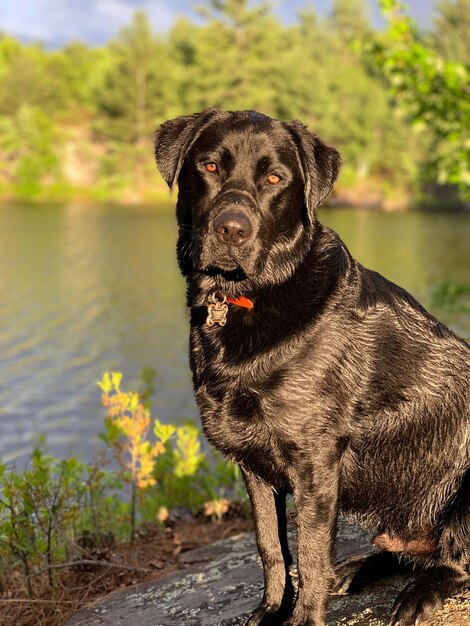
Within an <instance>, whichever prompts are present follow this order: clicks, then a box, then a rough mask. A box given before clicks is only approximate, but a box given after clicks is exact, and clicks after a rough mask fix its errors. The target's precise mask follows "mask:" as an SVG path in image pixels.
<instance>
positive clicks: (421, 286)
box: [0, 204, 470, 464]
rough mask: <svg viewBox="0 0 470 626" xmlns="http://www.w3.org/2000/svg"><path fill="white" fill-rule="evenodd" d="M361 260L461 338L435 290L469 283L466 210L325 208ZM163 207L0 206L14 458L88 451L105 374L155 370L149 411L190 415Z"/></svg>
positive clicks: (2, 334)
mask: <svg viewBox="0 0 470 626" xmlns="http://www.w3.org/2000/svg"><path fill="white" fill-rule="evenodd" d="M320 220H321V221H322V222H323V223H325V224H327V225H329V226H331V227H332V228H334V229H335V230H336V231H337V232H338V233H339V234H340V235H341V237H342V238H343V239H344V241H345V242H346V244H347V245H348V246H349V248H350V250H351V252H352V253H353V255H354V256H355V257H356V258H357V259H358V260H359V261H360V262H361V263H362V264H363V265H366V266H367V267H370V268H372V269H375V270H377V271H379V272H380V273H382V274H384V275H385V276H386V277H387V278H389V279H391V280H392V281H394V282H396V283H398V284H400V285H402V286H403V287H405V288H406V289H408V290H409V291H410V292H411V293H413V295H415V296H416V297H417V298H418V299H419V300H420V301H421V302H422V304H424V305H425V306H426V307H427V308H428V309H430V310H431V311H432V312H433V313H434V314H435V315H437V316H438V317H439V318H440V319H441V320H442V321H444V322H445V323H447V324H448V325H450V326H451V327H452V328H453V329H454V330H455V331H456V332H458V333H459V334H460V335H461V336H463V337H465V338H466V339H467V340H468V339H469V338H470V314H469V313H468V312H465V311H464V310H463V309H462V307H458V306H457V307H455V306H454V307H449V306H443V305H442V304H441V303H440V302H439V301H436V297H435V294H436V293H437V292H438V291H439V290H442V288H443V287H445V286H446V285H447V284H449V283H453V284H456V285H469V284H470V271H469V270H470V245H469V242H470V214H462V213H460V214H444V213H418V212H410V213H381V212H371V211H366V210H348V209H323V210H322V211H321V212H320ZM175 240H176V229H175V224H174V217H173V211H172V209H171V206H170V205H168V207H159V209H158V211H157V210H152V209H151V208H140V207H127V208H123V207H103V206H88V207H84V206H78V205H75V204H71V205H69V206H67V207H55V208H46V207H27V206H25V207H21V206H18V207H12V206H8V207H0V298H1V307H0V354H1V362H0V459H1V460H2V461H7V462H10V461H16V462H17V463H20V464H21V463H23V462H24V460H25V459H26V458H27V456H28V454H29V453H30V452H31V450H32V448H33V446H34V444H35V441H36V440H37V437H38V435H40V434H44V435H45V436H46V443H47V449H48V450H49V451H51V452H53V453H54V454H57V455H58V456H61V457H65V456H67V455H70V454H76V455H78V456H80V457H81V458H82V459H84V460H91V459H92V458H93V456H94V454H95V453H96V451H97V450H98V449H99V447H100V445H101V444H100V442H99V440H98V433H99V432H100V431H101V430H102V421H103V417H104V413H103V410H102V409H101V408H100V393H99V389H98V387H97V385H96V381H97V380H99V379H100V378H101V377H102V375H103V373H104V372H105V371H109V370H119V371H122V372H123V374H124V380H123V388H124V389H128V390H131V389H132V390H135V389H137V388H138V387H139V386H140V371H141V370H142V368H143V367H144V366H146V367H152V368H154V369H155V370H156V371H157V379H156V393H155V396H154V398H153V400H152V414H153V416H155V417H158V418H159V419H161V420H162V421H167V422H169V421H171V422H175V423H182V422H184V421H185V420H187V419H192V420H197V419H198V416H197V410H196V407H195V404H194V401H193V397H192V389H191V381H190V375H189V369H188V364H187V342H188V339H187V337H188V317H187V311H186V307H185V296H184V283H183V280H182V278H181V277H180V276H179V273H178V269H177V266H176V258H175V251H174V249H175Z"/></svg>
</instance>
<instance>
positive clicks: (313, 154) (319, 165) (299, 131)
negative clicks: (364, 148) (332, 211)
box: [287, 121, 341, 220]
mask: <svg viewBox="0 0 470 626" xmlns="http://www.w3.org/2000/svg"><path fill="white" fill-rule="evenodd" d="M287 127H288V129H289V131H290V133H291V135H292V136H293V138H294V141H295V142H296V144H297V148H298V150H299V156H300V161H301V165H302V170H303V174H304V180H305V205H306V207H307V212H308V216H309V219H310V220H313V219H314V218H315V209H316V208H317V206H318V205H319V204H321V202H323V200H324V199H325V198H326V196H327V195H328V194H329V193H330V191H331V190H332V188H333V184H334V182H335V180H336V179H337V178H338V174H339V170H340V168H341V157H340V155H339V152H338V151H337V150H335V149H334V148H330V147H329V146H327V145H326V144H324V143H323V141H322V140H321V139H320V138H319V137H318V136H317V135H315V133H313V132H312V131H310V130H309V129H308V128H307V127H306V126H305V125H304V124H302V123H301V122H298V121H294V122H289V123H288V124H287Z"/></svg>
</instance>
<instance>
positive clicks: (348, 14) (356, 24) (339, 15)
mask: <svg viewBox="0 0 470 626" xmlns="http://www.w3.org/2000/svg"><path fill="white" fill-rule="evenodd" d="M329 21H330V25H331V27H332V28H333V31H334V32H336V33H337V34H338V35H340V36H341V37H342V38H343V40H344V41H346V42H347V43H351V42H352V41H355V40H357V39H363V38H364V37H366V36H367V35H370V34H371V32H372V27H371V24H370V19H369V14H368V6H367V4H366V2H365V0H333V7H332V10H331V13H330V18H329Z"/></svg>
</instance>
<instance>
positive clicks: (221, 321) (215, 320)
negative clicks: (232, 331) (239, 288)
mask: <svg viewBox="0 0 470 626" xmlns="http://www.w3.org/2000/svg"><path fill="white" fill-rule="evenodd" d="M209 300H210V301H211V302H210V304H208V305H207V318H206V324H207V325H208V326H214V325H215V324H218V325H219V326H225V323H226V322H227V311H228V305H227V304H226V302H227V298H226V296H224V298H223V300H217V294H215V293H213V294H211V295H210V296H209Z"/></svg>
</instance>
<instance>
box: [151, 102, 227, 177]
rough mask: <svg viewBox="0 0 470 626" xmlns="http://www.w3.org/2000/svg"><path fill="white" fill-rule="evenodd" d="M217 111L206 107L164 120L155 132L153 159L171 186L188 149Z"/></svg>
mask: <svg viewBox="0 0 470 626" xmlns="http://www.w3.org/2000/svg"><path fill="white" fill-rule="evenodd" d="M218 113H219V112H218V111H217V110H216V109H207V110H206V111H202V113H195V114H194V115H182V116H181V117H177V118H175V119H173V120H168V121H167V122H164V123H163V124H162V125H161V126H160V128H159V129H158V130H157V132H156V133H155V159H156V161H157V167H158V169H159V170H160V173H161V175H162V176H163V178H164V180H165V181H166V182H167V184H168V186H169V187H170V189H171V187H172V186H173V184H174V183H175V181H176V180H178V175H179V173H180V170H181V168H182V166H183V163H184V159H185V156H186V154H187V153H188V150H189V149H190V148H191V146H192V145H193V143H194V142H195V141H196V139H197V138H198V137H199V135H200V134H201V132H202V131H203V130H204V128H205V127H206V126H207V124H208V123H209V122H210V120H211V119H212V118H213V117H214V116H215V115H217V114H218Z"/></svg>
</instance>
